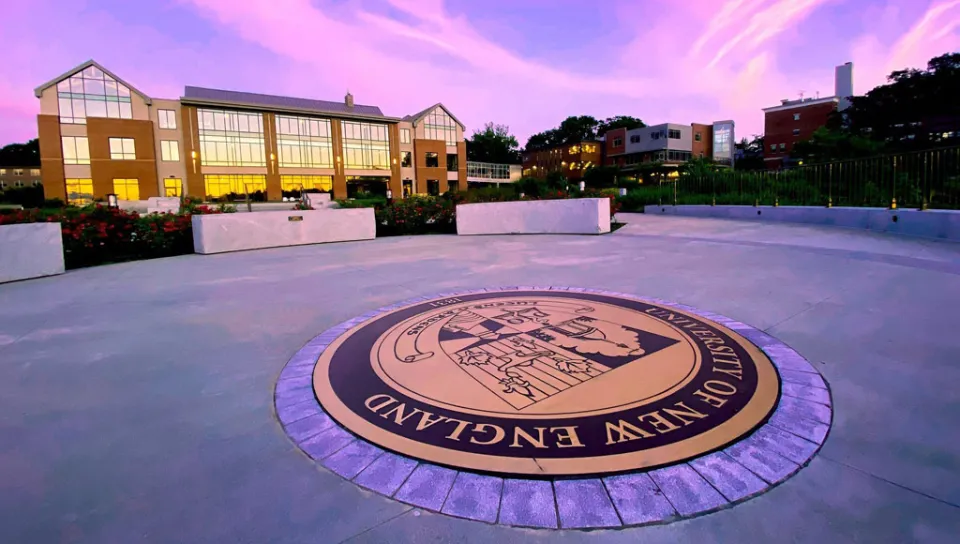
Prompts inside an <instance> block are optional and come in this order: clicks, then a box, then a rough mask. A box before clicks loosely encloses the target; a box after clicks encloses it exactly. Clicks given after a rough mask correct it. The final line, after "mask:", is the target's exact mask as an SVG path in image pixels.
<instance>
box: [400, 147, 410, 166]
mask: <svg viewBox="0 0 960 544" xmlns="http://www.w3.org/2000/svg"><path fill="white" fill-rule="evenodd" d="M412 157H413V153H412V152H410V151H401V152H400V166H403V167H408V166H413V158H412Z"/></svg>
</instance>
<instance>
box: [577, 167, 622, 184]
mask: <svg viewBox="0 0 960 544" xmlns="http://www.w3.org/2000/svg"><path fill="white" fill-rule="evenodd" d="M620 176H621V174H620V167H619V166H591V167H590V168H587V171H586V172H584V173H583V182H584V183H585V184H586V185H587V187H594V188H604V187H616V186H617V185H619V182H620Z"/></svg>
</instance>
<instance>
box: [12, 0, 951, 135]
mask: <svg viewBox="0 0 960 544" xmlns="http://www.w3.org/2000/svg"><path fill="white" fill-rule="evenodd" d="M3 12H4V17H3V18H2V19H0V43H2V47H3V55H2V58H0V75H2V77H0V145H3V144H6V143H10V142H15V141H25V140H27V139H30V138H34V137H36V132H37V125H36V114H37V112H38V109H39V103H38V100H37V99H36V97H34V95H33V88H34V87H36V86H37V85H39V84H41V83H43V82H45V81H47V80H49V79H51V78H53V77H55V76H57V75H59V74H60V73H62V72H64V71H66V70H67V69H69V68H71V67H73V66H74V65H77V64H80V63H82V62H84V61H86V60H88V59H91V58H92V59H95V60H97V61H98V62H100V63H101V64H102V65H104V66H105V67H106V68H108V69H109V70H111V71H113V72H114V73H116V74H117V75H118V76H120V77H121V78H123V79H125V80H126V81H127V82H129V83H130V84H132V85H133V86H135V87H137V88H139V89H140V90H141V91H143V92H144V93H146V94H147V95H150V96H154V97H160V98H175V97H179V96H181V95H182V94H183V87H184V85H197V86H206V87H215V88H221V89H232V90H243V91H251V92H261V93H269V94H281V95H288V96H299V97H308V98H320V99H327V100H342V97H343V95H344V93H345V92H346V91H347V90H348V89H349V90H350V91H351V92H352V93H353V94H354V96H355V97H356V102H357V103H359V104H371V105H376V106H380V108H381V109H382V110H383V111H384V113H385V114H387V115H392V116H403V115H406V114H409V113H414V112H417V111H419V110H421V109H423V108H425V107H427V106H429V105H431V104H433V103H435V102H443V103H444V104H445V105H446V106H447V107H448V108H449V109H450V110H451V111H452V112H453V113H454V114H455V115H456V116H457V117H458V118H459V119H460V120H461V121H462V122H463V123H464V124H466V125H467V133H468V134H469V133H472V132H473V130H474V129H476V128H479V127H481V126H482V125H483V124H484V123H485V122H487V121H493V122H496V123H501V124H505V125H508V126H509V127H510V128H511V131H512V132H513V133H514V134H516V136H517V137H518V139H519V140H520V143H521V145H522V144H524V143H525V142H526V138H527V136H529V135H530V134H532V133H534V132H538V131H541V130H544V129H547V128H551V127H553V126H556V125H557V124H558V123H559V122H560V121H561V120H562V119H563V118H565V117H567V116H569V115H581V114H588V115H593V116H595V117H598V118H603V117H607V116H612V115H618V114H625V115H633V116H636V117H640V118H641V119H643V120H644V121H645V122H647V123H648V124H655V123H663V122H674V123H683V124H689V123H691V122H702V123H710V122H713V121H716V120H722V119H734V120H735V121H736V123H737V126H736V131H737V137H738V138H739V137H743V136H750V135H751V134H757V133H761V132H762V131H763V112H762V111H761V108H763V107H766V106H772V105H776V104H777V103H778V102H779V100H780V99H782V98H796V97H797V96H798V95H799V93H800V91H804V93H805V95H806V96H814V95H815V93H816V92H817V91H819V92H820V95H821V96H828V95H831V94H833V68H834V66H835V65H837V64H842V63H844V62H846V61H853V62H854V65H855V67H854V90H855V92H856V93H858V94H860V93H863V92H865V91H867V90H869V89H870V88H872V87H873V86H875V85H877V84H880V83H882V82H883V81H884V77H885V75H886V74H887V73H889V72H890V71H892V70H895V69H901V68H905V67H923V66H925V64H926V61H927V59H929V58H930V57H932V56H935V55H939V54H942V53H945V52H948V51H957V50H960V0H889V1H885V0H726V1H724V0H602V1H601V0H596V1H590V0H446V1H444V0H312V1H311V0H172V1H160V0H31V1H29V2H5V3H4V8H3Z"/></svg>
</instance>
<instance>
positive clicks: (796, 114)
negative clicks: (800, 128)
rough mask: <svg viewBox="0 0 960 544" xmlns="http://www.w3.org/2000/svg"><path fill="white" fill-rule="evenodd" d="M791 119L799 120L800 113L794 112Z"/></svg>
mask: <svg viewBox="0 0 960 544" xmlns="http://www.w3.org/2000/svg"><path fill="white" fill-rule="evenodd" d="M793 120H794V121H799V120H800V114H799V113H794V114H793Z"/></svg>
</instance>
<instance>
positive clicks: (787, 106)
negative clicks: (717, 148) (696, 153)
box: [718, 96, 840, 122]
mask: <svg viewBox="0 0 960 544" xmlns="http://www.w3.org/2000/svg"><path fill="white" fill-rule="evenodd" d="M830 102H834V103H839V102H840V99H839V98H837V97H836V96H828V97H826V98H814V99H813V100H805V101H803V102H791V103H787V104H780V105H779V106H771V107H769V108H763V111H764V112H771V111H784V110H792V109H796V108H805V107H807V106H816V105H819V104H827V103H830ZM718 122H720V121H718Z"/></svg>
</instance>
